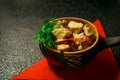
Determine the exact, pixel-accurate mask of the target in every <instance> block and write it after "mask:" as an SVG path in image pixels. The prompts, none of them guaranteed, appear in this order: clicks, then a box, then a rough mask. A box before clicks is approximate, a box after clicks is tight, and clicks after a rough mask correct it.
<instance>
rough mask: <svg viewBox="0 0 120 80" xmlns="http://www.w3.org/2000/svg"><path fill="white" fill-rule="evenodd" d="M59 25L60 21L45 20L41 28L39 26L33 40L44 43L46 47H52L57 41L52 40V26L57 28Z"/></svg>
mask: <svg viewBox="0 0 120 80" xmlns="http://www.w3.org/2000/svg"><path fill="white" fill-rule="evenodd" d="M60 26H61V24H60V23H57V22H55V21H49V20H45V21H44V23H43V26H42V28H40V29H39V30H38V32H37V34H36V35H35V37H34V40H35V41H37V42H38V43H40V44H45V45H46V46H48V47H54V46H55V45H56V44H57V42H55V41H54V38H55V37H54V35H53V34H52V30H53V29H54V28H59V27H60Z"/></svg>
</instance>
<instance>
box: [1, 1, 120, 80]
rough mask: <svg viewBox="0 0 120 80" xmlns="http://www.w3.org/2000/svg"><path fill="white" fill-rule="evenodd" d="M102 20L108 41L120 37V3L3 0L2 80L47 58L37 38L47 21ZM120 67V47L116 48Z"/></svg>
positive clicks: (114, 49)
mask: <svg viewBox="0 0 120 80" xmlns="http://www.w3.org/2000/svg"><path fill="white" fill-rule="evenodd" d="M64 16H74V17H81V18H84V19H87V20H89V21H91V22H93V21H95V20H96V19H100V21H101V23H102V25H103V28H104V30H105V32H106V34H107V37H110V36H118V35H120V1H119V0H0V80H8V79H9V78H10V77H12V76H14V75H15V74H17V73H19V72H21V71H22V70H24V69H25V68H27V67H28V66H30V65H32V64H33V63H35V62H36V61H38V60H40V59H41V58H42V57H43V55H42V54H41V52H40V50H39V46H38V44H37V43H36V42H34V41H33V37H34V35H35V33H36V31H37V30H38V29H39V27H40V26H41V25H42V21H43V20H44V19H45V18H52V17H64ZM112 49H113V52H114V55H115V57H116V59H117V61H118V64H120V59H119V58H120V45H117V46H114V47H112Z"/></svg>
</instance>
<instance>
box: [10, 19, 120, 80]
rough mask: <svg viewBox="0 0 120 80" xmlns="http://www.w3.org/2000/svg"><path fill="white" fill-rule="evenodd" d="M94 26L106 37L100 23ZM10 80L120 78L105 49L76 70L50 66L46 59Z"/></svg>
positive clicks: (115, 63)
mask: <svg viewBox="0 0 120 80" xmlns="http://www.w3.org/2000/svg"><path fill="white" fill-rule="evenodd" d="M94 25H95V26H96V27H97V29H98V31H99V33H100V35H101V36H103V37H106V35H105V33H104V30H103V28H102V25H101V23H100V21H99V20H96V21H95V22H94ZM101 45H102V44H101ZM10 80H120V76H119V68H118V65H117V62H116V60H115V58H114V55H113V52H112V50H111V48H107V49H105V50H103V51H101V52H99V53H98V54H97V55H96V57H95V58H94V59H93V60H92V61H91V62H90V63H88V64H87V65H85V66H83V67H80V68H77V69H70V70H67V69H61V68H58V67H55V66H51V65H50V64H49V63H48V61H47V60H46V58H42V59H41V60H39V61H38V62H36V63H35V64H33V65H32V66H30V67H28V68H27V69H25V70H24V71H23V72H20V73H19V74H17V75H16V76H14V77H13V78H11V79H10Z"/></svg>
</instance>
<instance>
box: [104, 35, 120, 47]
mask: <svg viewBox="0 0 120 80" xmlns="http://www.w3.org/2000/svg"><path fill="white" fill-rule="evenodd" d="M103 41H104V43H105V46H106V47H112V46H114V45H118V44H120V36H115V37H108V38H103Z"/></svg>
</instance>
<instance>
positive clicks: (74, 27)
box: [35, 18, 96, 52]
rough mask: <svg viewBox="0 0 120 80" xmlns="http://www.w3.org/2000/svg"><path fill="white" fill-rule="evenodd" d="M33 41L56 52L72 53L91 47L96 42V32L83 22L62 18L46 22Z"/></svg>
mask: <svg viewBox="0 0 120 80" xmlns="http://www.w3.org/2000/svg"><path fill="white" fill-rule="evenodd" d="M35 39H36V40H37V41H38V42H39V43H40V44H44V45H45V46H47V47H50V48H53V49H56V50H58V51H62V52H74V51H82V50H84V49H87V48H89V47H90V46H92V45H93V44H94V42H95V41H96V32H95V30H94V29H93V27H91V25H89V24H87V23H85V22H82V21H80V20H78V21H77V20H74V19H64V18H62V19H55V20H50V21H47V22H46V23H45V24H44V25H43V26H42V28H41V29H40V30H39V31H38V33H37V35H36V36H35Z"/></svg>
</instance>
